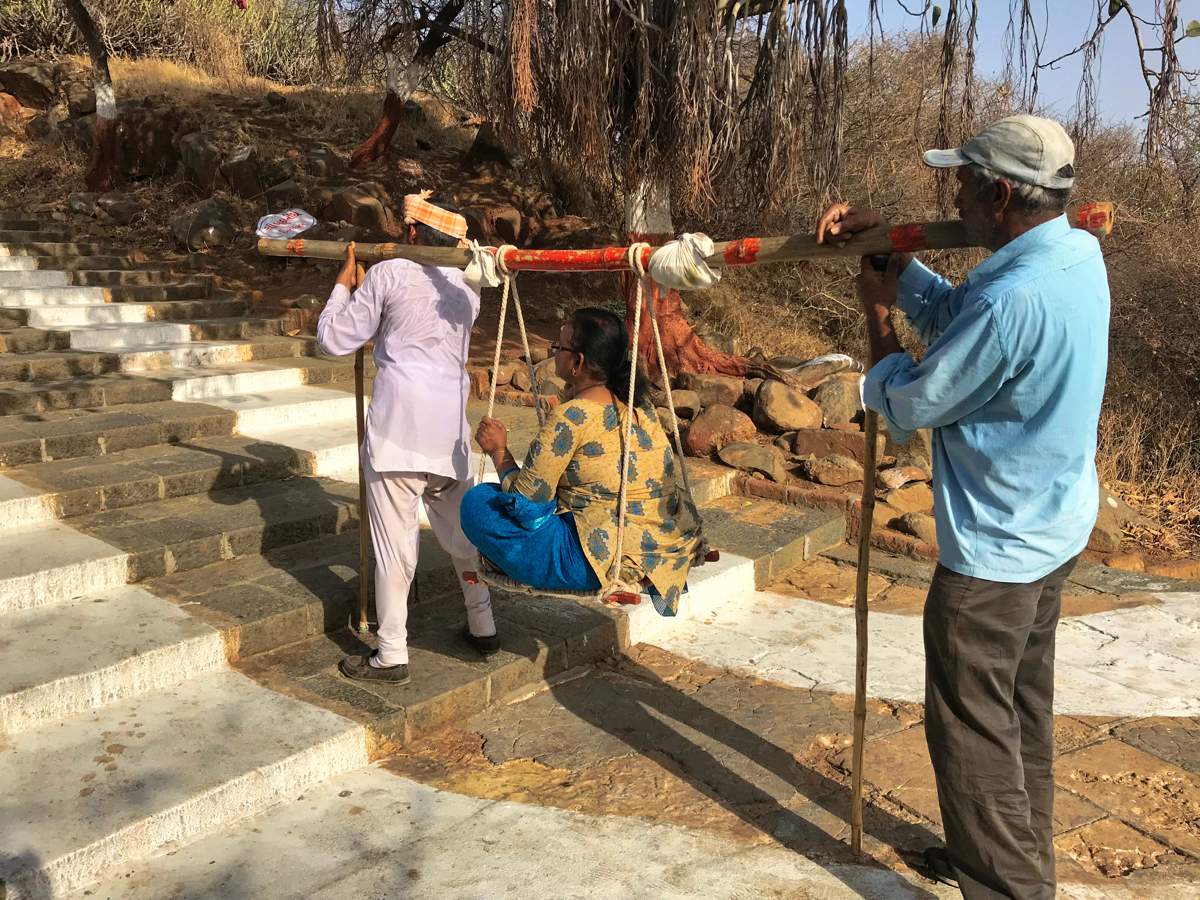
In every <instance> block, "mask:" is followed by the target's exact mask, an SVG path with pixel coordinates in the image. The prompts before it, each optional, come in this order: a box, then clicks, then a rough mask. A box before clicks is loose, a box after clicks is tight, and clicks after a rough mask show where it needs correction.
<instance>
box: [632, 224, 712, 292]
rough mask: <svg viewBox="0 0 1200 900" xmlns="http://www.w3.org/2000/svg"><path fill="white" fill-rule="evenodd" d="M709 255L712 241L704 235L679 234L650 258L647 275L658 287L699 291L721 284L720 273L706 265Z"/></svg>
mask: <svg viewBox="0 0 1200 900" xmlns="http://www.w3.org/2000/svg"><path fill="white" fill-rule="evenodd" d="M712 252H713V242H712V238H710V237H709V236H708V235H707V234H699V233H697V234H681V235H680V236H679V237H677V238H675V240H673V241H670V242H669V243H666V244H663V246H661V247H659V248H658V249H657V250H655V251H654V252H653V253H652V254H651V255H650V265H649V266H648V267H647V271H648V272H649V275H650V277H651V278H653V279H654V281H655V283H656V284H658V285H659V286H660V287H664V288H667V289H669V290H676V291H702V290H704V289H705V288H710V287H712V286H713V285H715V284H716V283H717V282H718V281H720V280H721V273H720V272H718V271H716V270H715V269H713V268H712V267H711V266H710V265H709V264H708V262H707V261H706V260H707V258H708V257H709V256H711V255H712Z"/></svg>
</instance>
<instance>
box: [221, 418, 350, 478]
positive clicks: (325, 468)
mask: <svg viewBox="0 0 1200 900" xmlns="http://www.w3.org/2000/svg"><path fill="white" fill-rule="evenodd" d="M239 430H240V431H241V433H242V434H244V435H246V436H247V437H252V438H259V439H261V440H264V441H270V442H271V443H273V444H282V445H283V446H285V447H291V448H292V449H293V450H296V451H297V452H298V453H299V454H302V455H303V456H304V457H305V458H306V460H307V466H308V469H309V471H308V472H307V473H306V474H309V475H313V476H316V477H321V478H338V479H340V480H344V481H353V480H357V477H358V475H357V472H358V434H357V432H356V430H355V426H354V406H353V403H352V404H351V406H350V416H349V419H348V420H344V421H343V420H334V421H330V422H325V423H322V424H319V425H312V424H306V425H296V426H293V427H291V428H272V429H267V430H263V431H252V432H251V431H245V430H241V429H239ZM347 474H350V475H352V476H353V477H351V478H346V477H345V476H346V475H347Z"/></svg>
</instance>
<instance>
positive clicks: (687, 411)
mask: <svg viewBox="0 0 1200 900" xmlns="http://www.w3.org/2000/svg"><path fill="white" fill-rule="evenodd" d="M671 400H672V402H673V403H674V404H675V413H676V414H677V415H678V416H679V418H681V419H694V418H696V416H698V415H700V410H702V409H703V408H704V405H703V404H702V403H701V402H700V395H699V394H697V393H696V392H695V391H671Z"/></svg>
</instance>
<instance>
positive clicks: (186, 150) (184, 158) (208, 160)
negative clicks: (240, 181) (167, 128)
mask: <svg viewBox="0 0 1200 900" xmlns="http://www.w3.org/2000/svg"><path fill="white" fill-rule="evenodd" d="M179 155H180V160H181V162H182V163H183V175H184V177H185V178H186V179H187V180H188V181H190V182H191V183H192V184H194V185H195V186H196V188H197V189H198V190H199V191H200V192H201V193H203V194H207V193H209V192H211V191H212V189H213V187H214V186H215V185H216V181H217V170H218V169H219V168H220V167H221V148H220V147H218V146H217V144H216V142H215V141H214V140H213V139H212V138H211V137H209V135H208V134H207V133H205V132H203V131H193V132H191V133H190V134H185V135H184V136H183V137H181V138H180V139H179Z"/></svg>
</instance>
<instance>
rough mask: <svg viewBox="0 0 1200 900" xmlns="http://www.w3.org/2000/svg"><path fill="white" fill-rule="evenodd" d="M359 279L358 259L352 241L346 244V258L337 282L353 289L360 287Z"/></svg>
mask: <svg viewBox="0 0 1200 900" xmlns="http://www.w3.org/2000/svg"><path fill="white" fill-rule="evenodd" d="M358 281H359V275H358V260H357V259H356V258H355V256H354V241H351V242H350V243H349V244H347V245H346V259H345V261H344V262H343V263H342V270H341V271H340V272H338V276H337V283H338V284H340V285H342V286H343V287H345V288H346V290H348V291H352V290H354V289H355V288H356V287H358Z"/></svg>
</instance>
